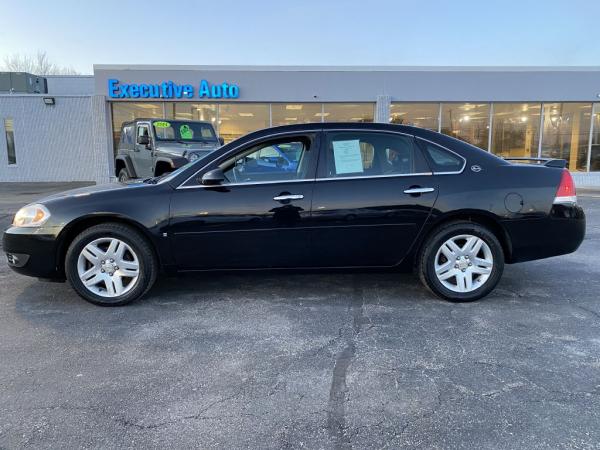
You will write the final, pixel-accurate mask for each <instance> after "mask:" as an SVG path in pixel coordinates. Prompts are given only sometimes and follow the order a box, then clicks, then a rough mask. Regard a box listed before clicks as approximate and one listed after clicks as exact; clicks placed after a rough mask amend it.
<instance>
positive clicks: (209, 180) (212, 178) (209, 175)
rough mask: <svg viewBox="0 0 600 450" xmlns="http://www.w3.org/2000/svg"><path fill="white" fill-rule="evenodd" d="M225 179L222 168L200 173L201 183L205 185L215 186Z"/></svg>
mask: <svg viewBox="0 0 600 450" xmlns="http://www.w3.org/2000/svg"><path fill="white" fill-rule="evenodd" d="M223 181H225V174H224V173H223V169H219V168H217V169H213V170H209V171H208V172H206V173H205V174H204V175H202V184H204V185H207V186H215V185H218V184H221V183H222V182H223Z"/></svg>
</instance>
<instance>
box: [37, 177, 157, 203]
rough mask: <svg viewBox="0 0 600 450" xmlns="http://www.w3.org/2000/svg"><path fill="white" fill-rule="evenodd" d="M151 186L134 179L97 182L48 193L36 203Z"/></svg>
mask: <svg viewBox="0 0 600 450" xmlns="http://www.w3.org/2000/svg"><path fill="white" fill-rule="evenodd" d="M151 186H155V185H153V184H148V183H142V182H141V181H135V182H132V183H106V184H97V185H94V186H86V187H82V188H77V189H70V190H68V191H64V192H59V193H56V194H52V195H49V196H47V197H44V198H42V199H41V200H38V201H37V202H36V203H52V202H54V201H56V200H62V199H66V198H78V197H88V196H90V195H95V194H100V193H104V192H109V191H117V190H122V191H127V190H131V189H143V188H148V187H151Z"/></svg>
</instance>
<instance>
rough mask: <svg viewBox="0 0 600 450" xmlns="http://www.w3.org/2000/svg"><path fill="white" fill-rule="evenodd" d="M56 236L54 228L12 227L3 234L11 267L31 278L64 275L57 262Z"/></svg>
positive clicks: (55, 277)
mask: <svg viewBox="0 0 600 450" xmlns="http://www.w3.org/2000/svg"><path fill="white" fill-rule="evenodd" d="M56 236H57V230H56V229H54V228H43V227H41V228H15V227H12V228H9V229H8V230H6V231H5V232H4V235H3V236H2V248H3V251H4V253H5V254H6V258H7V261H8V266H9V267H10V268H11V269H13V270H14V271H15V272H18V273H20V274H23V275H28V276H31V277H38V278H50V279H62V278H64V276H63V275H62V273H61V271H60V270H59V268H58V264H57V261H58V260H57V248H58V245H57V240H56Z"/></svg>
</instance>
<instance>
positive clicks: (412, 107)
mask: <svg viewBox="0 0 600 450" xmlns="http://www.w3.org/2000/svg"><path fill="white" fill-rule="evenodd" d="M439 113H440V104H439V103H392V104H391V105H390V123H397V124H400V125H413V126H415V127H421V128H427V129H428V130H433V131H437V130H438V115H439Z"/></svg>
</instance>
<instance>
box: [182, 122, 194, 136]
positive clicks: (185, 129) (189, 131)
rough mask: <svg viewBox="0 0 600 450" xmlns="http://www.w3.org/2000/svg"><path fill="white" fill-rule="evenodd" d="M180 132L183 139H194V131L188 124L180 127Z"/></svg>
mask: <svg viewBox="0 0 600 450" xmlns="http://www.w3.org/2000/svg"><path fill="white" fill-rule="evenodd" d="M179 134H180V135H181V139H194V132H193V131H192V129H191V128H190V126H189V125H187V124H183V125H181V126H180V127H179Z"/></svg>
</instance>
